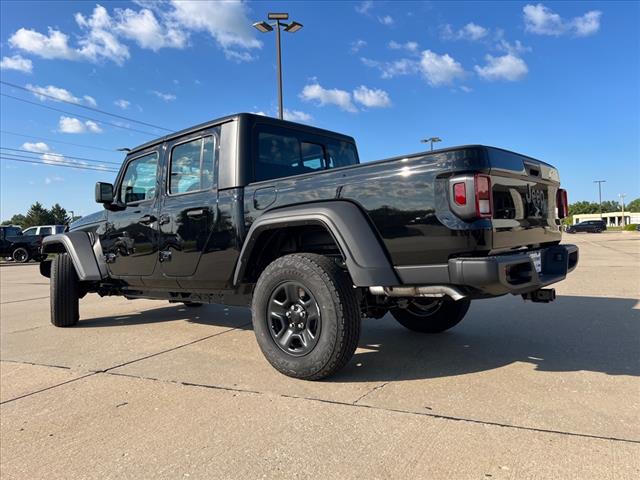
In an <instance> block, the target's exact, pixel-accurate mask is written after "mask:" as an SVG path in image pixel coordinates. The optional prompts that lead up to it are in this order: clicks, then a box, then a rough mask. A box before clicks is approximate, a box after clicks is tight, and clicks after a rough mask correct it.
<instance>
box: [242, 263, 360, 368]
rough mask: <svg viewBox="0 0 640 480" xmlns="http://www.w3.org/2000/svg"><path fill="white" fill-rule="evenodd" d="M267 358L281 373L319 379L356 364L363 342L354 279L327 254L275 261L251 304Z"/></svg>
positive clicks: (262, 348) (258, 337) (262, 276)
mask: <svg viewBox="0 0 640 480" xmlns="http://www.w3.org/2000/svg"><path fill="white" fill-rule="evenodd" d="M252 319H253V329H254V332H255V335H256V339H257V341H258V345H259V346H260V349H261V350H262V353H263V354H264V356H265V357H266V359H267V360H268V361H269V363H270V364H271V365H272V366H273V367H274V368H275V369H276V370H278V371H279V372H280V373H283V374H284V375H287V376H289V377H294V378H301V379H305V380H319V379H321V378H324V377H327V376H329V375H331V374H333V373H335V372H337V371H338V370H340V369H341V368H342V367H343V366H344V365H346V363H347V362H348V361H349V360H350V359H351V357H352V356H353V353H354V352H355V350H356V347H357V346H358V339H359V337H360V309H359V305H358V299H357V297H356V294H355V289H354V288H353V283H352V282H351V279H350V277H349V275H348V274H347V273H346V272H345V271H344V270H343V269H341V268H340V267H339V266H338V265H337V264H336V262H334V261H333V260H331V259H329V258H327V257H324V256H322V255H315V254H310V253H299V254H293V255H287V256H284V257H280V258H278V259H276V260H274V261H273V262H272V263H271V264H269V265H268V266H267V268H266V269H265V270H264V271H263V272H262V274H261V275H260V278H259V279H258V282H257V284H256V288H255V291H254V296H253V302H252Z"/></svg>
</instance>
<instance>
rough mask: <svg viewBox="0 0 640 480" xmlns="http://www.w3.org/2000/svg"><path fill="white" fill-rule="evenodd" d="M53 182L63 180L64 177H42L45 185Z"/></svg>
mask: <svg viewBox="0 0 640 480" xmlns="http://www.w3.org/2000/svg"><path fill="white" fill-rule="evenodd" d="M53 182H64V178H62V177H58V176H53V177H46V178H45V179H44V183H45V184H47V185H50V184H52V183H53Z"/></svg>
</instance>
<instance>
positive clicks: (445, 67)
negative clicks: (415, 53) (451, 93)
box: [420, 50, 465, 87]
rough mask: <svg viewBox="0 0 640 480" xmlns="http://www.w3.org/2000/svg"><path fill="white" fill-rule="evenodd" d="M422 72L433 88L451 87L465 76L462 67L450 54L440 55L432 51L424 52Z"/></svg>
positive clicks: (421, 60) (421, 65)
mask: <svg viewBox="0 0 640 480" xmlns="http://www.w3.org/2000/svg"><path fill="white" fill-rule="evenodd" d="M420 71H421V73H422V75H423V76H424V77H425V79H426V80H427V82H428V83H429V85H431V86H433V87H438V86H441V85H449V84H451V83H453V82H454V81H455V80H456V79H458V78H463V77H464V74H465V73H464V69H463V68H462V65H460V63H459V62H457V61H456V60H455V59H453V57H451V56H450V55H449V54H447V53H445V54H444V55H438V54H437V53H434V52H432V51H431V50H425V51H423V52H422V58H421V59H420Z"/></svg>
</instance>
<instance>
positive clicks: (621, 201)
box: [618, 193, 627, 228]
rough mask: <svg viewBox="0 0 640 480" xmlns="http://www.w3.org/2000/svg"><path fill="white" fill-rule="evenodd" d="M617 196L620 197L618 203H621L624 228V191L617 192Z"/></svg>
mask: <svg viewBox="0 0 640 480" xmlns="http://www.w3.org/2000/svg"><path fill="white" fill-rule="evenodd" d="M618 196H619V197H620V203H621V204H622V228H624V223H625V220H624V197H626V196H627V194H626V193H619V194H618Z"/></svg>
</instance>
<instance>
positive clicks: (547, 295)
mask: <svg viewBox="0 0 640 480" xmlns="http://www.w3.org/2000/svg"><path fill="white" fill-rule="evenodd" d="M522 299H523V300H531V301H532V302H537V303H549V302H553V301H554V300H555V299H556V289H555V288H540V289H538V290H534V291H533V292H529V293H523V294H522Z"/></svg>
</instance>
